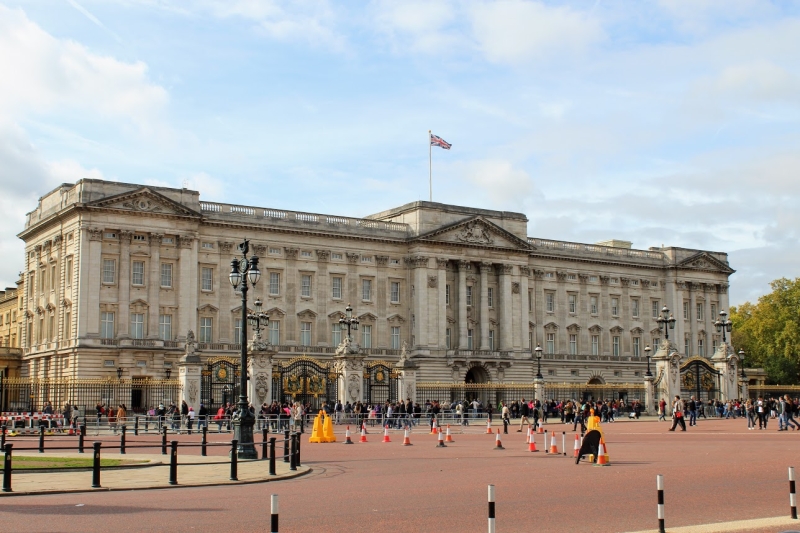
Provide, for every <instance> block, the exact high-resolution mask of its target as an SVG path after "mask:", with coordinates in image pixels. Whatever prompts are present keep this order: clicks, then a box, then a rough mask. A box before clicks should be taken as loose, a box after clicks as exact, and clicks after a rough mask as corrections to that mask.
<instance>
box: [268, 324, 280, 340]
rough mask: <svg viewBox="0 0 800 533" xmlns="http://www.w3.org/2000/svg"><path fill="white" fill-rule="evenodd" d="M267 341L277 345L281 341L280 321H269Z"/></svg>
mask: <svg viewBox="0 0 800 533" xmlns="http://www.w3.org/2000/svg"><path fill="white" fill-rule="evenodd" d="M268 332H269V343H270V344H272V345H273V346H278V345H279V344H280V343H281V323H280V321H278V320H270V321H269V328H268Z"/></svg>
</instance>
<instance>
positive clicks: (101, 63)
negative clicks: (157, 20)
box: [0, 5, 168, 129]
mask: <svg viewBox="0 0 800 533" xmlns="http://www.w3.org/2000/svg"><path fill="white" fill-rule="evenodd" d="M0 72H5V73H7V74H10V73H13V75H6V76H5V77H4V78H3V82H2V83H0V116H2V115H5V116H7V117H8V116H23V115H24V114H25V113H35V114H42V113H47V112H54V113H60V112H67V111H81V112H84V111H89V112H91V113H95V114H97V115H99V116H100V117H114V118H119V117H123V118H126V119H128V120H130V121H131V122H133V123H134V124H137V125H138V126H139V127H140V128H142V129H151V127H152V124H151V122H150V121H153V120H155V119H156V118H157V114H158V113H159V112H160V111H161V110H162V109H163V107H164V105H165V104H166V103H167V100H168V96H167V92H166V90H164V88H163V87H160V86H159V85H156V84H153V83H152V82H150V81H149V80H148V78H147V66H146V65H145V64H144V63H142V62H136V63H125V62H122V61H119V60H117V59H114V58H112V57H108V56H101V55H97V54H94V53H92V52H90V51H89V50H88V49H87V48H86V47H85V46H83V45H81V44H79V43H76V42H74V41H69V40H60V39H56V38H54V37H53V36H52V35H50V34H48V33H47V32H45V31H44V30H43V29H42V28H41V27H39V26H38V25H37V24H35V23H34V22H32V21H31V20H29V19H28V17H27V16H26V15H25V13H24V12H22V11H21V10H12V9H9V8H7V7H5V6H2V5H0Z"/></svg>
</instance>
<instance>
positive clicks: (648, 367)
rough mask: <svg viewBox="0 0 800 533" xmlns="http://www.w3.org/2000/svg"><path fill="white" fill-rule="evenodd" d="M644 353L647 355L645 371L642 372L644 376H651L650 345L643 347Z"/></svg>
mask: <svg viewBox="0 0 800 533" xmlns="http://www.w3.org/2000/svg"><path fill="white" fill-rule="evenodd" d="M644 355H645V356H646V357H647V372H645V373H644V377H646V378H652V377H653V373H652V372H650V345H649V344H648V345H647V346H645V347H644Z"/></svg>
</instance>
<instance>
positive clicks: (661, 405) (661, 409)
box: [658, 398, 667, 422]
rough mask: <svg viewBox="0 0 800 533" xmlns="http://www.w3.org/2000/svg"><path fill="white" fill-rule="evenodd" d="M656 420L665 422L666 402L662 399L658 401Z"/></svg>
mask: <svg viewBox="0 0 800 533" xmlns="http://www.w3.org/2000/svg"><path fill="white" fill-rule="evenodd" d="M658 419H659V420H663V421H664V422H666V421H667V402H666V401H664V398H661V399H660V400H659V401H658Z"/></svg>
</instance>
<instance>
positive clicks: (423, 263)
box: [414, 255, 428, 268]
mask: <svg viewBox="0 0 800 533" xmlns="http://www.w3.org/2000/svg"><path fill="white" fill-rule="evenodd" d="M427 266H428V258H427V257H423V256H421V255H417V256H414V267H415V268H427Z"/></svg>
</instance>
